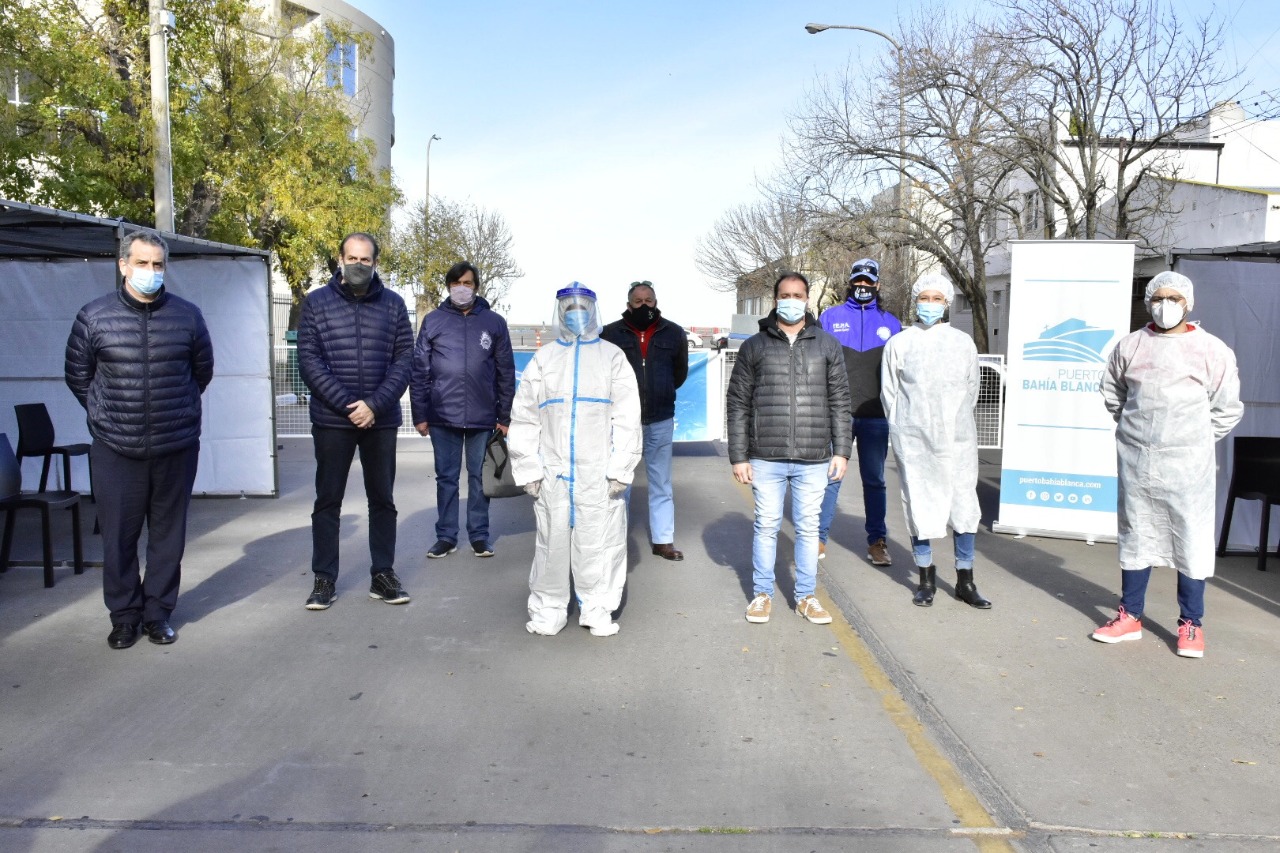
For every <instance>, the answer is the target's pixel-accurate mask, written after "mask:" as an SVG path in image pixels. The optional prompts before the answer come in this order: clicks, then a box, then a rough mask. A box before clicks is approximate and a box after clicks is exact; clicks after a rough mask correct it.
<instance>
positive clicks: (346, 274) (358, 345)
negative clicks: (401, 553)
mask: <svg viewBox="0 0 1280 853" xmlns="http://www.w3.org/2000/svg"><path fill="white" fill-rule="evenodd" d="M338 258H339V260H340V265H339V267H338V270H337V271H336V272H335V273H334V274H333V278H331V279H330V280H329V283H328V285H326V286H325V287H322V288H320V289H319V290H315V291H313V292H311V293H309V294H308V295H307V298H306V301H305V302H303V303H302V313H301V315H300V316H299V318H298V372H299V373H300V374H301V375H302V381H303V382H305V383H307V387H308V388H309V389H311V437H312V439H313V441H314V442H315V454H316V502H315V508H314V511H313V512H312V513H311V545H312V552H311V570H312V572H314V573H315V584H314V587H313V589H312V591H311V595H310V596H309V597H308V598H307V603H306V608H307V609H308V610H326V609H328V608H329V606H330V605H331V604H333V601H334V599H335V598H337V595H336V593H335V591H334V588H335V584H336V582H337V580H338V532H339V523H340V520H341V515H342V497H343V495H344V494H345V493H346V490H347V475H348V474H349V473H350V471H351V461H352V459H353V458H354V457H355V452H356V448H359V449H360V467H361V469H362V470H363V471H364V490H365V494H366V495H367V497H368V499H369V556H370V559H371V561H372V562H371V564H370V566H369V573H370V575H372V577H371V579H370V584H369V597H370V598H375V599H381V600H382V601H385V602H387V603H388V604H404V603H405V602H407V601H408V600H409V594H408V593H407V592H405V591H404V587H403V586H401V584H400V579H399V578H398V577H396V573H395V558H396V504H395V500H394V498H393V495H392V492H393V491H394V488H395V481H396V432H397V430H398V429H399V428H400V421H401V415H400V398H401V397H403V396H404V392H405V389H406V388H408V387H409V375H410V373H411V372H412V370H413V329H412V328H411V327H410V326H409V313H408V311H407V309H406V308H405V304H404V300H403V299H401V298H400V296H399V295H398V294H396V293H395V292H394V291H391V290H388V289H387V288H386V287H384V286H383V284H382V279H380V278H379V277H378V274H377V272H376V271H375V267H376V266H377V263H378V243H377V241H376V240H375V239H374V238H373V237H372V236H370V235H369V234H364V233H355V234H348V235H347V236H346V237H344V238H343V240H342V243H341V244H340V245H339V247H338Z"/></svg>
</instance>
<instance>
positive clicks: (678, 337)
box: [600, 281, 689, 560]
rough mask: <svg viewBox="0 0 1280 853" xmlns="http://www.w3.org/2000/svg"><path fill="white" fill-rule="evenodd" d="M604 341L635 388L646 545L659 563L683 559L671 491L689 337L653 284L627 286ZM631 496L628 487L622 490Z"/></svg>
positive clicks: (686, 368) (606, 331)
mask: <svg viewBox="0 0 1280 853" xmlns="http://www.w3.org/2000/svg"><path fill="white" fill-rule="evenodd" d="M600 337H601V338H602V339H603V340H606V341H608V342H609V343H611V344H614V345H615V346H617V347H618V348H619V349H621V350H622V352H623V353H624V354H625V355H626V356H627V361H629V362H630V363H631V367H632V369H633V370H635V372H636V384H637V385H638V386H639V388H640V423H641V426H642V427H643V429H644V467H645V474H646V477H647V478H648V483H649V542H650V543H651V544H652V546H653V553H654V554H656V555H657V556H659V557H662V558H663V559H664V560H683V559H684V554H682V553H681V552H680V551H677V550H676V546H675V535H676V505H675V500H674V499H673V497H672V488H671V447H672V444H673V442H674V436H675V416H676V389H677V388H679V387H680V386H681V385H683V384H684V380H685V379H686V378H687V377H688V376H689V339H688V337H686V336H685V333H684V329H682V328H681V327H680V326H678V325H677V324H675V323H672V322H671V321H670V320H668V319H666V318H665V317H663V316H662V312H661V311H659V310H658V297H657V295H656V294H655V293H654V290H653V282H649V281H636V282H632V284H631V289H630V290H629V291H627V310H626V311H624V312H622V319H621V320H615V321H613V322H612V323H610V324H609V325H607V326H605V327H604V331H602V332H601V333H600ZM627 497H628V499H629V498H630V497H631V493H630V489H628V491H627Z"/></svg>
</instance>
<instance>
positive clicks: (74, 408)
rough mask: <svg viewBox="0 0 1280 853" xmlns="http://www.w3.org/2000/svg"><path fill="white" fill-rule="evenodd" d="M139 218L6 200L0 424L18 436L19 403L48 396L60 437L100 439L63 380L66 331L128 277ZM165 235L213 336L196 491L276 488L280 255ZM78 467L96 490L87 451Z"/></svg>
mask: <svg viewBox="0 0 1280 853" xmlns="http://www.w3.org/2000/svg"><path fill="white" fill-rule="evenodd" d="M132 230H138V226H136V225H132V224H129V223H125V222H123V221H117V220H110V219H102V218H98V217H94V216H85V215H82V214H76V213H67V212H65V211H59V210H51V209H49V208H42V207H35V206H32V205H26V204H19V203H16V202H9V201H3V200H0V432H5V433H8V435H9V440H10V442H11V443H12V444H13V445H14V446H15V447H16V446H17V441H18V430H17V422H16V419H15V416H14V411H13V407H14V405H16V404H19V403H44V404H45V406H46V407H47V408H48V410H49V415H50V417H51V418H52V419H53V424H54V428H55V430H56V432H57V441H58V444H73V443H77V442H88V441H89V440H90V437H89V430H88V425H87V424H86V421H85V413H84V409H83V408H81V407H80V404H79V403H78V402H77V401H76V399H75V397H74V396H72V394H71V392H70V391H69V390H68V389H67V386H66V383H65V382H64V381H63V363H64V357H65V350H66V343H67V335H68V334H69V333H70V331H71V325H72V322H73V321H74V320H75V316H76V314H77V312H79V310H80V308H81V306H83V305H84V304H85V303H87V302H89V301H90V300H92V299H95V298H97V297H98V296H101V295H102V294H103V293H109V292H111V291H112V290H113V289H114V288H116V287H118V286H119V275H118V273H117V269H116V255H117V250H118V246H119V241H120V239H121V237H123V236H124V235H125V234H126V233H128V232H129V231H132ZM162 236H163V237H164V238H165V240H166V241H167V242H168V244H169V265H168V270H167V272H166V275H165V289H166V290H168V291H170V292H172V293H174V294H177V295H178V296H181V297H182V298H184V299H187V300H189V301H191V302H194V303H195V304H196V305H198V306H199V307H200V310H201V311H202V312H203V313H204V317H205V320H206V322H207V323H208V325H209V334H210V336H211V338H212V339H213V348H214V362H215V366H214V379H213V382H212V383H211V384H210V385H209V387H208V389H206V391H205V394H204V401H203V402H204V427H203V432H202V436H201V440H200V468H199V473H198V474H197V476H196V482H195V489H194V491H195V494H197V495H211V496H213V495H236V496H240V495H245V496H270V497H275V496H276V495H277V493H278V480H277V474H276V453H275V449H276V444H275V421H274V406H273V399H274V398H273V396H272V386H271V352H272V350H271V343H272V342H271V322H270V318H271V274H270V255H269V254H268V253H267V252H264V251H261V250H257V249H246V248H243V247H241V246H229V245H226V244H222V243H212V242H209V241H207V240H197V239H194V238H191V237H183V236H181V235H177V234H163V235H162ZM39 466H40V462H39V461H38V460H26V461H25V462H24V466H23V483H24V485H26V486H28V487H31V485H32V484H34V483H35V482H36V480H37V479H38V477H39V473H40V468H39ZM59 468H60V466H58V465H54V466H53V469H52V471H51V473H50V478H51V481H52V479H53V477H54V476H55V474H54V473H52V472H53V471H58V470H59ZM56 476H58V477H61V474H57V475H56ZM71 477H72V485H73V486H75V487H76V488H77V489H79V490H80V491H87V484H88V482H89V478H88V464H87V461H86V459H85V458H84V457H79V458H77V459H74V460H73V468H72V475H71ZM51 487H52V486H51Z"/></svg>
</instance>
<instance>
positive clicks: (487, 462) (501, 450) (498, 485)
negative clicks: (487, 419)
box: [480, 430, 524, 498]
mask: <svg viewBox="0 0 1280 853" xmlns="http://www.w3.org/2000/svg"><path fill="white" fill-rule="evenodd" d="M480 479H481V481H482V482H483V483H484V496H485V497H486V498H514V497H516V496H517V495H523V494H524V489H523V488H521V487H520V486H517V485H516V479H515V475H514V474H513V473H512V471H511V454H510V453H509V452H507V437H506V436H505V435H503V434H502V433H501V432H499V431H498V430H494V431H493V436H492V437H491V438H490V439H489V444H488V445H487V446H486V447H485V449H484V465H483V466H482V468H481V471H480Z"/></svg>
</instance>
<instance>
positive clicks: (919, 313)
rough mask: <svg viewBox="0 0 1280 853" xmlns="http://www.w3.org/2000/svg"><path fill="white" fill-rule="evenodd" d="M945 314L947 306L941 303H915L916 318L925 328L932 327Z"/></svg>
mask: <svg viewBox="0 0 1280 853" xmlns="http://www.w3.org/2000/svg"><path fill="white" fill-rule="evenodd" d="M945 313H947V306H946V305H943V304H942V303H941V302H917V303H916V317H917V318H918V319H919V320H920V322H921V323H924V324H925V325H926V326H932V325H933V324H934V323H936V322H938V321H939V320H941V319H942V315H943V314H945Z"/></svg>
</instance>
